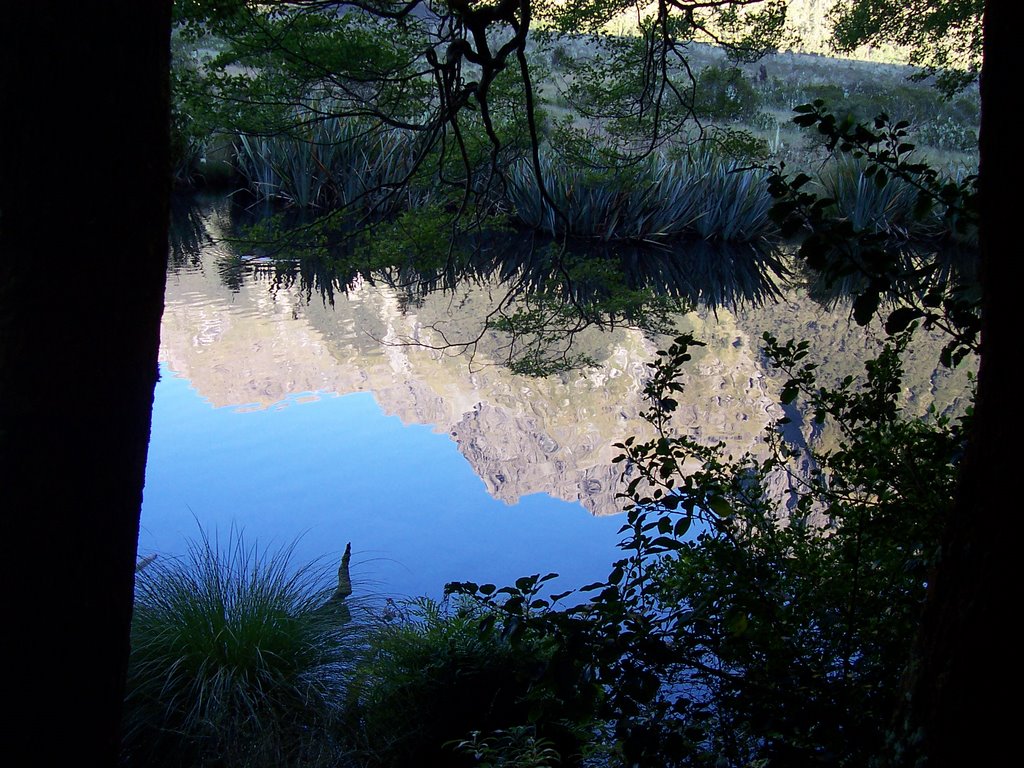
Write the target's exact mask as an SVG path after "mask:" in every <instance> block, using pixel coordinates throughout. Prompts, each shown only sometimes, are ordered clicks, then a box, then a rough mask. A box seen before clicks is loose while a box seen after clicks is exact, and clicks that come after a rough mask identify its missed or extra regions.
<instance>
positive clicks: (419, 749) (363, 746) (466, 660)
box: [346, 598, 565, 766]
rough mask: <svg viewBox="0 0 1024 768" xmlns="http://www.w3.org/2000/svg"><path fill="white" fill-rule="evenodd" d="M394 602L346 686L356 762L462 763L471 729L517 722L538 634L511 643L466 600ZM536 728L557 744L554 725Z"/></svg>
mask: <svg viewBox="0 0 1024 768" xmlns="http://www.w3.org/2000/svg"><path fill="white" fill-rule="evenodd" d="M396 609H397V610H396V612H395V613H393V615H392V617H391V619H390V620H385V621H382V622H381V623H380V624H379V626H378V627H376V629H374V630H373V631H371V633H370V636H369V646H370V649H371V650H370V653H369V655H368V657H367V658H366V660H365V661H364V662H363V664H361V665H360V667H359V668H358V670H357V671H356V674H355V677H354V682H353V684H352V687H351V689H350V691H349V700H348V707H347V714H346V720H347V723H346V733H347V734H349V738H350V739H352V740H353V744H352V747H353V750H354V753H355V755H356V758H357V760H358V761H359V762H360V763H361V764H364V765H367V766H409V765H472V764H474V763H473V761H472V759H471V756H470V754H468V752H471V751H472V750H467V748H466V745H467V744H468V743H472V742H474V741H476V740H478V739H479V737H480V734H481V733H483V734H491V733H495V734H496V733H497V732H498V731H502V730H503V729H512V731H509V732H514V731H515V730H516V729H517V728H520V727H522V726H525V725H527V723H528V722H529V714H530V713H529V704H528V702H527V701H526V695H527V693H528V691H529V688H530V685H531V683H532V682H533V680H534V679H535V678H536V677H537V675H538V674H539V672H540V670H541V668H542V667H543V664H544V658H545V650H544V646H543V643H542V642H541V641H540V640H538V639H536V638H534V639H532V640H527V641H524V642H521V643H516V644H513V643H512V642H510V641H509V640H508V638H507V637H506V636H505V635H503V634H502V632H501V631H500V629H499V628H497V627H495V625H494V623H493V617H491V618H490V619H489V618H488V615H489V613H488V612H486V611H483V610H481V609H480V608H479V607H476V606H471V605H469V604H463V605H459V606H457V607H456V608H454V609H451V608H448V607H446V605H445V604H439V603H436V602H434V601H431V600H429V599H426V598H420V599H418V600H415V601H412V602H410V603H408V604H406V605H404V606H401V607H398V606H396ZM548 730H549V731H550V730H551V729H550V728H549V729H548ZM556 730H557V729H556ZM474 733H475V735H474ZM539 735H540V736H542V737H546V738H559V739H560V742H561V743H560V746H562V747H563V748H564V744H565V731H564V730H563V731H560V732H556V733H555V734H552V733H550V732H549V733H541V734H539Z"/></svg>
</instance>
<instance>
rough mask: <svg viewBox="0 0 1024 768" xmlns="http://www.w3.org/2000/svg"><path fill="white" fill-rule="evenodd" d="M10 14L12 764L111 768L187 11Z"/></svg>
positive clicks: (0, 185) (0, 241) (0, 323)
mask: <svg viewBox="0 0 1024 768" xmlns="http://www.w3.org/2000/svg"><path fill="white" fill-rule="evenodd" d="M2 19H3V20H2V23H0V38H2V39H0V77H2V85H0V88H2V91H0V467H2V469H0V472H2V481H0V483H2V485H0V489H2V490H0V493H2V497H0V498H2V502H0V509H2V511H3V522H4V531H3V542H4V543H3V547H4V555H3V561H4V574H5V578H4V582H3V588H4V594H5V598H6V599H5V606H4V619H3V624H4V634H5V637H6V640H5V643H4V645H5V651H6V653H5V655H4V657H3V661H2V662H0V663H2V664H3V665H4V666H5V667H6V670H5V677H6V678H7V681H8V682H6V683H5V691H6V696H5V699H6V701H7V703H8V704H9V705H11V706H13V707H14V710H15V712H16V713H17V716H16V718H15V721H14V722H13V723H12V722H10V720H8V724H7V725H8V728H7V729H6V732H7V733H8V739H7V743H6V745H5V754H7V755H8V757H9V758H10V759H15V760H16V761H20V762H19V764H22V765H40V766H58V765H76V766H79V765H80V766H93V765H114V764H115V763H116V757H117V743H118V727H119V726H118V723H119V717H120V706H121V700H122V697H123V686H124V670H125V665H126V661H127V654H128V634H129V626H130V619H131V605H132V587H133V582H134V565H135V551H136V541H137V534H138V524H139V509H140V505H141V501H142V486H143V480H144V472H145V460H146V449H147V445H148V440H149V426H150V412H151V408H152V399H153V385H154V383H155V381H156V375H157V366H156V361H157V348H158V344H159V326H160V315H161V311H162V308H163V288H164V276H165V262H166V255H167V196H168V137H167V133H168V55H169V54H168V48H169V34H170V0H106V1H104V0H76V1H75V2H59V1H57V0H31V1H30V2H17V3H15V2H11V3H6V4H5V7H4V13H3V17H2ZM12 677H13V678H14V680H13V683H12V682H11V678H12ZM5 717H7V716H6V715H5ZM18 747H20V748H18ZM15 755H19V756H18V757H15ZM67 755H70V756H72V757H71V759H70V760H68V759H64V758H65V756H67Z"/></svg>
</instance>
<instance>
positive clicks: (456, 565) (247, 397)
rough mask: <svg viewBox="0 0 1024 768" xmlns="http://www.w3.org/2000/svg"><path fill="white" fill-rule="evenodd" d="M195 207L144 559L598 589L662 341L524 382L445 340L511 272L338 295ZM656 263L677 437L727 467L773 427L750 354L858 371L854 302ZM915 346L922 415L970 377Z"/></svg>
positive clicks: (167, 327)
mask: <svg viewBox="0 0 1024 768" xmlns="http://www.w3.org/2000/svg"><path fill="white" fill-rule="evenodd" d="M187 214H188V218H187V221H188V223H190V225H191V227H190V228H186V229H185V234H184V235H182V234H181V232H182V230H180V229H179V230H178V239H177V240H176V244H177V249H176V251H175V255H174V258H173V259H172V262H173V263H172V267H171V270H170V273H169V277H168V287H167V301H166V310H165V314H164V320H163V326H162V341H161V351H160V360H161V380H160V382H159V383H158V385H157V388H156V399H155V404H154V413H153V433H152V439H151V444H150V452H149V461H148V465H147V478H146V488H145V500H144V504H143V512H142V531H141V535H140V554H141V555H146V554H150V553H157V554H158V556H161V557H168V556H176V555H178V554H181V553H182V552H183V551H184V550H185V548H186V546H187V540H188V539H190V538H193V539H194V538H196V537H197V536H199V535H200V530H204V531H206V532H207V533H209V534H210V535H213V536H220V537H221V538H222V539H224V538H225V537H228V536H229V535H230V533H231V531H232V530H236V531H237V530H240V531H242V532H243V533H244V536H245V539H246V541H248V542H250V543H252V542H256V543H258V544H259V545H260V546H261V547H268V548H275V547H280V546H287V545H289V544H291V543H293V542H297V543H296V545H295V561H296V562H297V563H301V562H305V561H308V560H314V559H317V558H323V559H324V560H325V561H326V562H328V563H334V562H336V560H337V558H338V557H339V556H340V554H341V552H342V551H343V550H344V548H345V544H346V543H347V542H349V541H351V542H352V546H353V553H354V556H353V566H354V567H353V576H354V577H355V579H356V581H357V584H356V589H357V591H358V590H362V591H363V592H365V593H367V594H375V595H418V594H428V595H432V596H435V597H436V596H440V594H441V592H442V590H443V586H444V584H445V582H447V581H452V580H473V581H477V582H481V583H482V582H493V583H499V584H503V583H509V582H511V581H514V580H515V578H517V577H518V576H522V575H526V574H530V573H541V574H543V573H547V572H557V573H560V574H562V577H563V578H562V579H560V580H559V582H558V584H559V585H564V588H566V589H567V588H569V587H570V586H575V585H580V584H584V583H587V582H590V581H594V580H597V579H599V578H602V577H604V576H606V575H607V572H608V567H609V564H610V563H611V562H612V560H614V559H615V558H616V557H617V552H618V550H617V549H616V547H615V544H616V542H617V540H618V535H617V532H618V529H619V527H620V525H621V524H622V522H623V519H622V517H621V515H619V514H617V513H618V511H619V510H620V508H621V503H620V501H619V500H617V499H616V493H617V491H618V490H619V488H620V484H619V478H618V465H613V463H612V458H613V457H614V456H615V455H616V454H617V453H618V451H617V450H616V449H615V448H613V447H612V444H613V443H614V442H616V441H620V440H622V439H623V438H625V437H627V436H629V435H632V434H645V433H644V423H643V421H642V419H641V418H640V413H641V412H642V411H643V410H644V407H645V404H644V401H643V398H642V394H641V393H642V388H643V384H644V381H645V378H646V373H647V367H646V363H647V361H649V360H650V359H652V358H653V356H654V353H655V351H656V350H657V348H658V346H659V344H660V343H662V342H663V341H664V339H665V338H667V337H659V336H657V335H655V334H653V333H648V332H643V331H640V330H636V329H616V330H614V331H611V332H600V331H597V330H596V329H590V330H588V331H586V332H584V333H582V334H581V335H580V336H579V338H577V339H576V346H575V347H574V348H575V349H580V350H582V351H584V352H585V353H586V354H587V355H588V356H589V357H591V358H592V359H593V360H594V362H595V365H593V366H591V367H588V368H585V369H582V370H576V371H570V372H566V373H561V374H558V375H554V376H548V377H545V378H532V377H528V376H522V375H516V374H513V373H512V372H510V370H509V369H508V368H507V367H506V366H503V365H501V364H500V362H501V360H502V359H503V354H504V349H505V347H504V345H505V344H506V343H507V339H506V338H503V337H502V335H501V334H500V333H498V332H488V333H486V334H484V335H483V336H482V337H481V338H480V340H479V343H478V344H476V345H475V347H474V348H473V350H474V354H472V355H470V354H468V353H465V352H464V353H463V354H456V352H457V351H460V350H457V349H453V348H451V347H446V348H442V347H444V345H441V344H439V343H438V342H439V339H440V338H442V336H441V334H443V338H445V339H447V340H448V341H449V342H451V341H453V340H455V341H463V340H466V339H471V338H475V337H476V336H479V335H480V329H481V327H482V325H483V320H484V318H485V317H487V315H488V314H489V313H490V312H492V311H493V309H494V307H495V305H496V303H500V301H501V300H502V297H503V296H504V295H505V292H506V289H507V286H508V274H507V272H506V273H500V272H492V273H490V274H488V273H477V274H475V275H474V276H473V278H472V279H464V280H462V281H447V289H446V290H437V291H433V292H422V291H421V292H410V290H409V289H408V286H406V285H400V284H396V283H395V281H394V280H390V281H388V280H380V279H373V278H372V276H371V279H363V278H356V279H353V280H348V279H346V280H345V282H346V284H347V291H340V292H339V291H335V293H334V295H333V303H332V302H331V301H330V300H328V299H326V298H325V297H324V296H323V295H322V294H321V292H319V291H317V290H313V289H312V287H311V286H310V285H309V284H308V283H307V284H304V283H303V280H301V279H296V280H294V281H291V282H289V281H284V282H282V281H281V280H276V279H274V277H273V276H272V275H271V274H269V273H268V270H267V266H266V259H265V258H263V257H261V256H259V255H258V254H255V253H245V252H244V251H240V249H238V248H232V247H231V246H228V245H225V244H223V243H222V242H215V241H219V240H220V239H221V238H223V237H224V236H226V235H227V234H229V232H230V227H231V211H230V207H229V206H227V205H226V204H225V203H218V204H205V205H203V206H201V207H199V208H191V209H189V210H188V211H187ZM698 251H699V253H698ZM630 258H632V259H634V261H635V260H636V259H635V257H634V256H630ZM652 258H653V260H654V261H656V262H658V263H659V264H661V263H662V262H665V263H668V264H669V265H671V266H673V268H675V271H676V274H677V276H676V277H675V278H672V280H675V282H674V283H673V282H672V280H668V281H665V282H666V284H668V283H671V285H669V286H668V290H669V291H675V294H676V295H682V296H684V297H685V298H687V299H689V300H690V301H692V302H693V303H694V304H695V306H696V309H695V311H693V312H689V313H687V314H683V315H680V316H678V317H674V318H672V319H671V324H672V326H673V328H672V330H689V331H692V332H694V333H695V335H696V336H697V338H699V339H701V340H703V341H704V342H706V343H707V345H708V346H706V347H703V348H699V349H698V350H697V351H696V353H695V355H694V361H693V364H692V367H691V369H690V370H689V371H688V373H687V376H686V384H687V389H686V393H685V395H684V400H683V402H682V405H681V408H680V409H679V418H678V419H677V428H678V429H680V430H682V431H684V432H686V433H687V434H691V435H693V436H695V437H697V438H700V439H704V440H709V441H717V440H722V441H724V442H725V443H726V445H727V450H728V452H730V453H733V454H736V455H738V454H740V453H743V452H744V451H748V450H750V451H754V452H757V451H759V450H763V446H762V443H761V437H760V436H761V434H762V432H763V430H764V428H765V427H766V426H767V425H768V424H770V423H771V422H772V421H773V420H774V419H775V418H777V417H778V416H780V415H782V412H781V410H780V409H779V407H778V406H777V405H776V393H777V391H778V387H779V384H780V377H779V376H778V375H777V374H776V373H774V372H772V371H771V370H769V369H768V368H767V367H766V364H765V361H764V359H763V357H762V355H761V353H760V350H759V346H758V342H759V340H760V336H761V334H762V333H763V332H764V331H765V330H770V331H772V332H773V333H775V334H776V335H777V336H779V337H780V338H787V337H790V336H793V337H797V338H807V339H810V340H811V341H812V354H815V355H817V356H818V358H817V359H820V360H822V362H823V369H824V370H825V372H826V374H827V375H828V376H842V375H845V374H846V373H856V372H857V371H858V370H859V369H860V367H861V365H862V363H861V362H860V361H861V360H863V359H864V355H865V354H868V353H870V352H871V351H872V350H874V349H876V348H877V338H876V334H872V333H870V332H865V331H864V330H863V329H859V328H856V327H851V325H850V323H849V322H848V319H847V317H848V312H847V311H844V310H843V309H842V306H840V309H838V310H832V311H830V310H827V309H825V308H824V307H823V306H822V304H823V303H824V302H822V301H815V300H812V299H811V298H810V297H809V296H808V294H807V292H806V291H804V290H802V289H800V288H796V287H792V286H790V285H789V284H788V283H787V281H786V280H784V279H783V278H780V277H778V276H773V273H772V271H771V270H770V269H767V268H766V267H765V265H764V263H763V262H762V261H759V260H758V259H759V258H760V257H758V256H756V255H752V254H751V253H750V251H749V249H748V250H747V251H742V250H740V251H738V252H728V253H726V252H713V251H708V250H707V249H706V246H705V247H704V250H701V248H700V247H697V246H694V247H693V250H691V252H690V253H689V254H686V253H678V252H677V253H676V254H669V255H668V257H666V256H665V254H661V255H657V256H656V257H652ZM686 259H690V260H691V262H687V261H686ZM640 261H641V262H643V261H644V260H643V259H642V258H641V259H640ZM748 262H749V263H748ZM755 262H756V263H755ZM645 263H646V262H645ZM681 264H684V265H688V266H687V268H686V269H679V265H681ZM752 265H753V266H752ZM633 266H634V267H636V264H633ZM644 268H645V269H646V268H647V267H644ZM659 269H661V267H659ZM752 275H753V277H752ZM659 279H662V278H659ZM701 280H703V283H702V282H701ZM673 286H675V287H674V288H673ZM680 286H682V287H680ZM734 300H735V301H734ZM411 342H419V343H411ZM925 347H926V348H925V349H923V350H921V351H919V352H917V353H915V355H916V356H912V357H911V360H910V361H909V363H908V365H909V367H910V369H911V370H912V372H913V374H914V376H916V377H917V379H918V380H919V381H920V382H921V385H920V386H917V387H914V388H911V389H910V390H908V396H907V407H908V409H909V410H910V411H911V412H914V413H924V411H925V409H927V407H928V406H929V405H930V404H931V403H933V402H940V403H946V404H948V403H951V402H954V401H955V399H956V395H957V394H958V393H959V392H960V391H961V388H962V386H963V374H962V373H958V374H957V375H953V376H950V375H948V374H947V373H944V372H941V371H939V372H936V371H935V370H934V360H935V359H936V358H935V354H936V350H935V348H934V345H932V346H931V347H929V346H928V345H925ZM460 349H461V348H460ZM794 437H795V439H797V440H800V439H807V438H811V437H812V431H811V430H810V428H805V429H804V430H803V432H802V433H800V434H798V433H797V432H794Z"/></svg>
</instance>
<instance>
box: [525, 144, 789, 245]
mask: <svg viewBox="0 0 1024 768" xmlns="http://www.w3.org/2000/svg"><path fill="white" fill-rule="evenodd" d="M541 175H542V176H543V178H544V184H545V190H546V192H547V196H546V197H545V196H544V195H542V194H541V192H540V187H539V186H538V184H537V180H536V175H535V173H534V170H533V167H532V166H531V165H530V164H528V163H521V164H519V165H517V166H515V167H514V168H513V170H512V173H511V178H510V180H509V182H510V183H509V196H510V198H511V201H512V204H513V206H514V208H515V212H516V215H517V216H518V218H519V219H520V220H521V221H522V222H523V223H524V224H526V225H527V226H529V227H532V228H535V229H539V230H542V231H544V232H547V233H548V234H551V235H554V236H565V235H568V236H570V237H580V238H592V239H597V240H602V241H611V240H631V241H659V240H667V239H671V238H677V237H683V236H686V235H691V236H692V235H697V236H700V237H702V238H704V239H707V240H712V239H718V240H725V241H734V242H747V241H750V240H755V239H757V238H760V237H763V236H764V235H766V234H768V233H769V232H770V231H771V222H770V220H769V218H768V210H769V208H770V207H771V197H770V196H769V194H768V191H767V186H766V185H765V183H764V181H765V178H766V173H765V172H763V171H761V170H758V169H750V168H741V167H739V165H738V164H737V163H735V162H731V161H729V160H726V159H724V158H721V157H719V156H717V155H716V154H715V153H714V152H713V151H710V150H706V149H704V150H700V151H696V152H694V153H693V154H691V155H689V156H686V157H682V158H680V159H678V160H669V159H666V158H664V157H660V156H659V157H654V158H652V159H650V160H649V161H647V162H646V163H644V164H643V165H641V166H639V167H636V168H631V169H625V170H624V169H612V170H593V169H587V168H582V167H580V166H570V165H569V164H567V163H565V162H562V161H561V160H558V159H556V158H554V157H553V156H552V155H551V154H545V155H543V156H542V158H541ZM552 203H553V205H552Z"/></svg>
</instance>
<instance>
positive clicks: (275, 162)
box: [235, 117, 430, 209]
mask: <svg viewBox="0 0 1024 768" xmlns="http://www.w3.org/2000/svg"><path fill="white" fill-rule="evenodd" d="M415 164H416V147H415V143H414V140H413V137H412V136H411V135H410V134H409V133H408V132H405V131H400V130H396V129H386V130H379V129H377V130H372V129H370V128H368V127H367V126H366V125H364V124H362V123H360V122H359V121H357V120H350V119H343V118H339V117H331V118H326V119H316V120H315V121H312V122H309V123H308V124H305V125H304V127H303V128H302V129H301V130H299V129H297V130H295V131H293V132H292V133H289V134H279V135H273V136H252V135H247V134H239V135H238V137H237V143H236V144H235V166H236V168H237V170H238V172H239V174H240V175H241V176H242V178H243V179H244V180H245V182H246V185H247V187H248V188H249V191H250V192H252V194H253V195H255V196H256V197H257V198H259V199H261V200H280V201H283V202H285V203H287V204H289V205H294V206H297V207H299V208H343V207H349V206H358V207H360V208H363V209H371V208H374V207H377V206H380V205H382V204H384V203H387V202H388V201H389V200H392V202H397V200H393V198H395V196H396V195H395V190H396V189H398V188H399V187H406V189H404V190H403V195H404V196H405V198H409V197H410V196H413V197H414V198H415V199H414V200H413V203H414V204H422V203H423V197H424V196H425V195H428V194H429V192H430V190H428V189H416V190H414V191H410V190H409V189H408V186H409V183H408V182H409V177H410V176H411V174H412V172H413V170H414V168H415ZM403 202H404V203H405V204H410V203H408V201H407V200H403Z"/></svg>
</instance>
